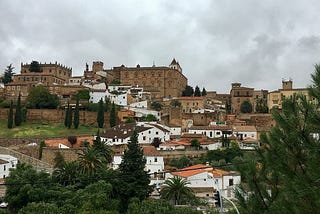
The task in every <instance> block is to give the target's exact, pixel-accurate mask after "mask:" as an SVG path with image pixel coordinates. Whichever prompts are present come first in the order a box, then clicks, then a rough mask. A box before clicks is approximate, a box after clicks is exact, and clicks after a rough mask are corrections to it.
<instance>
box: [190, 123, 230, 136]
mask: <svg viewBox="0 0 320 214" xmlns="http://www.w3.org/2000/svg"><path fill="white" fill-rule="evenodd" d="M189 133H190V134H203V135H206V136H207V137H208V138H219V137H222V136H223V135H225V136H227V137H231V136H232V128H231V127H230V126H225V125H218V126H192V127H191V128H189Z"/></svg>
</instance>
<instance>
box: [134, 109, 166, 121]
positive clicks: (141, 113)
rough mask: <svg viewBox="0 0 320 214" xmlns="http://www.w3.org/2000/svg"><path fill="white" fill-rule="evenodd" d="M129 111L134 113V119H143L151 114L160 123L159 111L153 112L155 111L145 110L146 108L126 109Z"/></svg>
mask: <svg viewBox="0 0 320 214" xmlns="http://www.w3.org/2000/svg"><path fill="white" fill-rule="evenodd" d="M128 109H129V110H131V111H134V112H135V115H136V117H140V118H141V117H143V116H147V115H148V114H152V115H153V116H155V117H156V118H157V120H158V121H161V115H160V112H159V111H155V110H150V109H146V108H135V107H129V108H128Z"/></svg>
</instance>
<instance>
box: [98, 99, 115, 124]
mask: <svg viewBox="0 0 320 214" xmlns="http://www.w3.org/2000/svg"><path fill="white" fill-rule="evenodd" d="M104 109H105V108H104V104H103V100H102V98H101V99H100V101H99V106H98V113H97V123H98V127H99V128H103V125H104ZM110 120H111V118H110ZM110 123H111V122H110ZM111 127H112V126H111Z"/></svg>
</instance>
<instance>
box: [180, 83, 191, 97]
mask: <svg viewBox="0 0 320 214" xmlns="http://www.w3.org/2000/svg"><path fill="white" fill-rule="evenodd" d="M193 94H194V90H193V88H192V86H190V85H186V87H185V89H184V90H183V91H182V96H183V97H191V96H193Z"/></svg>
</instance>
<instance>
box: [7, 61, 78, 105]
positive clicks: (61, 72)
mask: <svg viewBox="0 0 320 214" xmlns="http://www.w3.org/2000/svg"><path fill="white" fill-rule="evenodd" d="M39 67H40V72H32V71H30V70H29V68H30V64H23V63H21V74H16V75H14V76H13V81H12V82H10V83H8V84H6V85H5V89H4V95H5V98H6V99H7V100H16V99H17V98H18V96H19V93H20V94H21V100H22V101H24V100H25V99H26V97H27V96H28V92H29V90H30V88H31V87H35V86H37V85H44V86H49V85H64V84H66V83H68V82H69V78H71V75H72V68H69V67H67V66H64V65H62V64H60V63H57V62H55V63H40V64H39Z"/></svg>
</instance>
